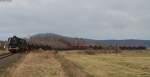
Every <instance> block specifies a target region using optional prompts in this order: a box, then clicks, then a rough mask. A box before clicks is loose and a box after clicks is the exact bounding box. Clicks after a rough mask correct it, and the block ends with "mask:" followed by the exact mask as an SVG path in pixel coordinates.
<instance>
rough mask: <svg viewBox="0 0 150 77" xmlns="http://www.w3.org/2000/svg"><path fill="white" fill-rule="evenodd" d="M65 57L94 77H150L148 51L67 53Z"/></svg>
mask: <svg viewBox="0 0 150 77" xmlns="http://www.w3.org/2000/svg"><path fill="white" fill-rule="evenodd" d="M144 54H145V55H146V56H145V55H144ZM131 55H134V56H131ZM142 55H143V56H142ZM148 55H149V56H148ZM65 57H66V58H67V59H69V60H70V61H72V62H74V63H76V64H77V65H78V66H79V67H80V68H81V69H82V70H84V71H85V72H87V73H89V74H90V75H92V76H94V77H150V54H147V53H141V55H140V54H139V53H137V54H136V53H134V54H132V53H130V54H118V55H116V54H107V55H105V54H101V55H84V54H69V55H67V54H66V56H65Z"/></svg>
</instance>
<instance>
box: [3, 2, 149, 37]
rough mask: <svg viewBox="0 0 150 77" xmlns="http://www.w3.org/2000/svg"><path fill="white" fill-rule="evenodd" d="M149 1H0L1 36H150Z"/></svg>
mask: <svg viewBox="0 0 150 77" xmlns="http://www.w3.org/2000/svg"><path fill="white" fill-rule="evenodd" d="M149 3H150V1H149V0H36V1H35V0H12V2H9V3H7V2H5V3H4V2H1V3H0V20H1V21H0V27H1V28H0V32H1V37H0V38H1V39H6V38H7V37H8V36H10V35H14V34H17V35H19V36H27V35H31V34H35V33H45V32H51V33H58V34H62V35H67V36H73V37H86V38H94V39H126V38H132V39H134V38H137V39H150V37H149V36H150V35H149V30H148V29H149V28H150V26H149V24H150V22H149V20H150V10H149V9H150V5H149Z"/></svg>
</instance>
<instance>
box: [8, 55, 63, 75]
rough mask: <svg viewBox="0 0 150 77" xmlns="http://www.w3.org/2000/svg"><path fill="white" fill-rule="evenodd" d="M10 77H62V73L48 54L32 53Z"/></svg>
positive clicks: (59, 66) (58, 65)
mask: <svg viewBox="0 0 150 77" xmlns="http://www.w3.org/2000/svg"><path fill="white" fill-rule="evenodd" d="M10 75H11V77H63V76H64V72H63V71H62V69H61V65H60V63H59V62H57V61H56V60H55V59H54V57H53V54H51V53H50V52H32V53H30V54H28V55H27V56H26V57H25V59H24V61H23V62H22V63H21V64H20V65H19V66H18V67H17V68H16V69H15V71H14V70H13V69H12V70H11V71H10ZM9 77H10V76H9Z"/></svg>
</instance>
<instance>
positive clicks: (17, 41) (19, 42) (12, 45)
mask: <svg viewBox="0 0 150 77" xmlns="http://www.w3.org/2000/svg"><path fill="white" fill-rule="evenodd" d="M7 45H8V46H7V47H8V48H7V49H8V51H10V52H11V53H18V52H25V51H27V50H28V44H27V41H26V40H25V39H21V38H18V37H16V36H13V37H10V38H8V44H7Z"/></svg>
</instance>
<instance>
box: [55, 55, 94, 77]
mask: <svg viewBox="0 0 150 77" xmlns="http://www.w3.org/2000/svg"><path fill="white" fill-rule="evenodd" d="M55 58H56V59H57V60H58V61H59V62H60V64H61V67H62V68H63V70H64V72H65V75H66V76H67V77H92V76H91V75H89V74H88V73H86V72H84V71H82V70H81V69H80V68H79V67H78V66H77V65H76V64H75V63H73V62H71V61H69V60H67V59H66V58H65V57H64V56H63V55H60V54H57V55H56V56H55Z"/></svg>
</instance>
